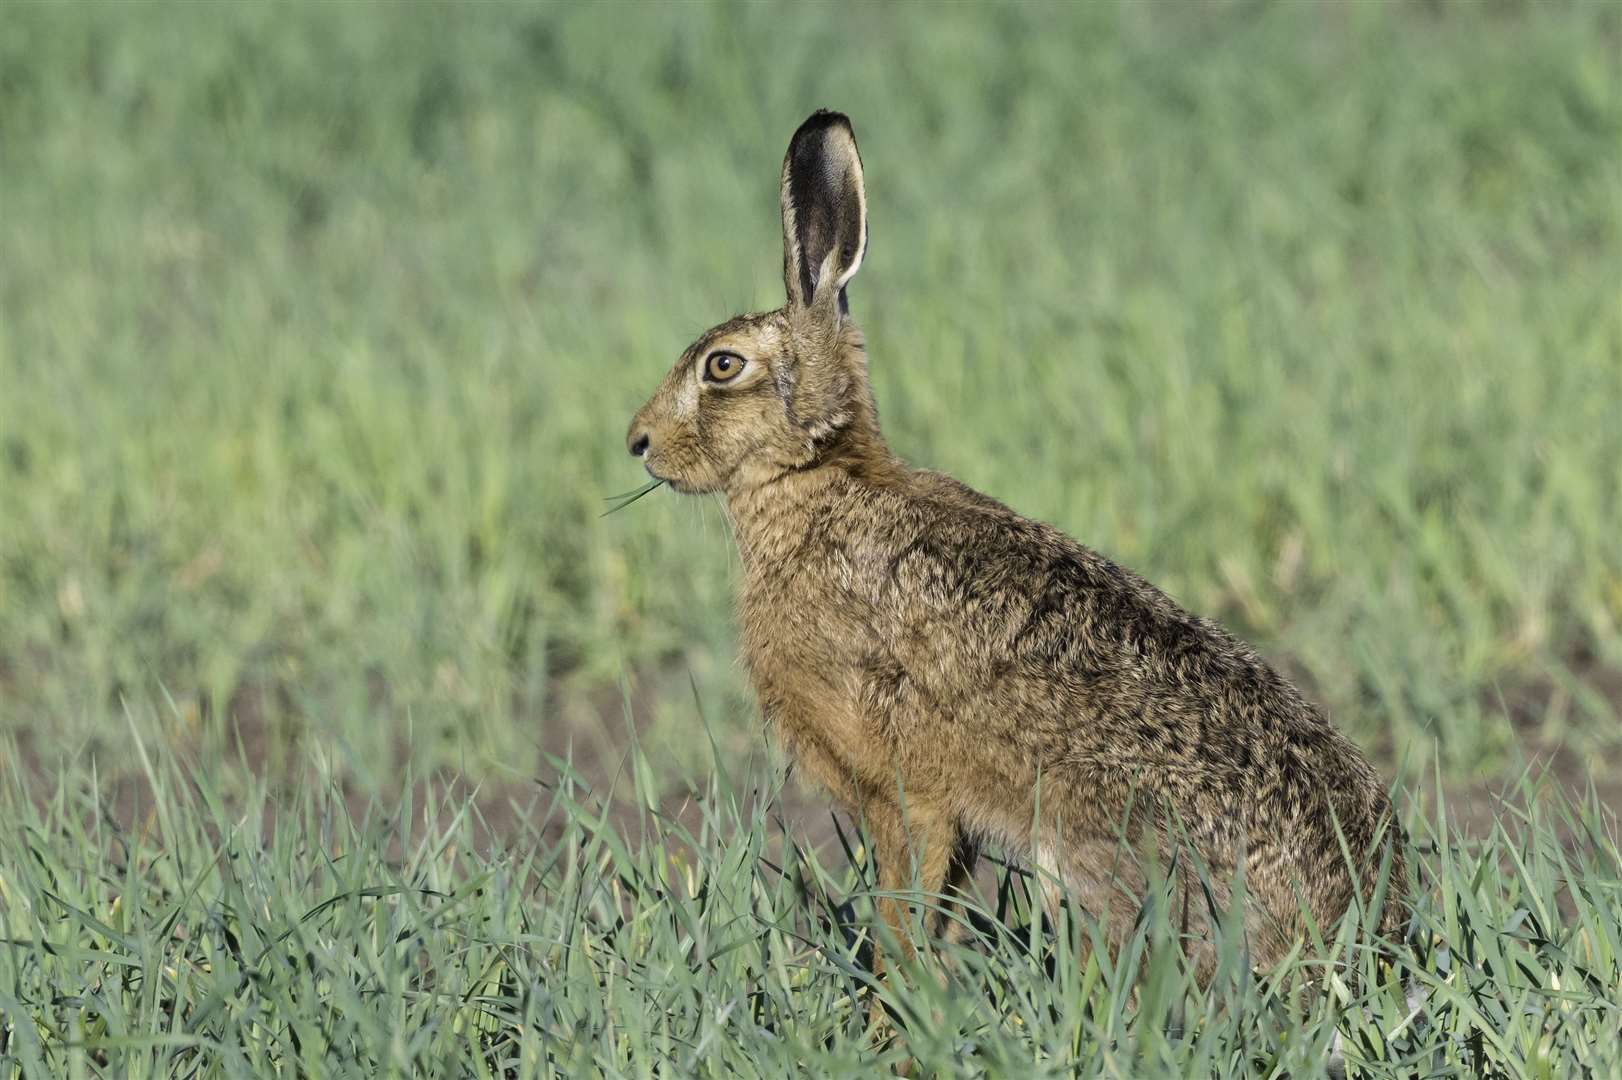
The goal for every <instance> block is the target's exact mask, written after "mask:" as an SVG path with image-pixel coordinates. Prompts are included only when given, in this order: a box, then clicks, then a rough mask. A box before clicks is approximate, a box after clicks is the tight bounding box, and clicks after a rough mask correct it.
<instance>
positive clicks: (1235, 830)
mask: <svg viewBox="0 0 1622 1080" xmlns="http://www.w3.org/2000/svg"><path fill="white" fill-rule="evenodd" d="M782 210H783V284H784V286H785V288H786V289H787V292H788V300H787V303H786V304H784V306H783V307H781V308H779V309H778V310H776V311H771V312H767V313H765V314H759V315H740V316H738V317H737V318H734V319H732V320H730V321H728V322H725V323H722V324H721V325H720V326H717V327H716V328H714V329H713V330H710V331H709V332H708V333H706V334H704V335H703V336H702V337H700V338H699V339H698V341H696V342H695V343H694V344H693V345H692V346H691V347H689V348H688V349H687V351H686V352H685V353H683V354H682V357H681V359H680V360H678V361H677V362H676V366H675V367H674V368H672V369H671V371H670V373H669V374H668V375H667V376H666V377H665V380H664V382H663V384H662V385H661V386H660V387H659V389H658V391H657V392H656V393H655V394H654V395H653V398H652V399H651V400H650V401H649V402H648V403H647V404H646V405H644V406H643V407H642V409H641V411H640V412H638V413H637V415H636V418H635V419H634V420H633V421H632V422H631V429H630V433H629V437H628V443H629V446H630V448H631V452H632V453H633V454H636V455H637V456H639V457H641V458H642V459H643V462H644V463H645V465H646V467H647V470H648V472H649V473H651V474H652V475H653V476H654V477H656V478H659V479H663V480H665V481H668V482H669V483H670V485H671V486H672V487H674V488H676V490H678V491H683V492H689V493H702V492H718V493H720V494H721V495H722V497H723V498H724V499H725V501H726V505H727V509H728V511H729V516H730V518H731V520H732V524H733V529H734V532H735V535H736V538H737V543H738V548H739V550H740V552H741V554H742V561H743V582H742V587H741V610H742V617H743V646H744V655H745V659H746V660H747V662H748V667H749V672H750V675H751V676H752V678H753V681H754V686H755V690H756V693H757V695H758V696H759V700H760V705H761V708H762V710H763V711H764V713H765V715H766V717H767V719H768V720H769V721H770V722H771V723H772V724H773V725H775V727H776V730H777V731H778V733H779V735H780V737H781V739H782V742H783V744H784V746H785V747H786V748H787V749H788V751H789V752H790V753H791V754H792V755H793V756H794V758H795V759H796V760H797V761H798V762H799V764H800V766H801V767H802V768H804V769H805V770H807V771H809V772H810V773H811V774H812V775H814V776H815V777H816V778H817V779H818V780H819V781H821V782H822V783H823V784H825V785H826V786H827V787H828V788H829V789H830V790H831V791H832V793H833V794H834V795H835V796H836V797H837V798H838V799H839V800H840V801H841V802H843V803H844V804H845V806H846V807H847V808H849V809H850V810H852V811H853V812H855V813H858V814H860V815H861V817H862V818H863V819H864V820H865V821H866V823H867V826H868V829H869V831H870V834H871V836H872V839H873V843H874V846H875V849H876V851H875V853H876V855H877V858H878V864H879V872H880V885H881V887H882V888H883V889H884V890H885V891H886V892H887V893H896V892H900V891H902V890H905V889H907V888H909V887H911V886H912V885H914V884H916V885H917V886H918V888H919V889H920V890H921V891H922V892H923V893H924V894H926V895H927V894H945V895H948V896H950V895H952V894H953V892H954V890H957V889H959V888H960V887H962V886H963V885H964V884H965V882H966V881H967V879H968V877H969V875H970V874H971V873H972V870H973V866H974V861H975V855H976V851H977V850H978V846H979V845H980V844H981V843H982V842H986V841H989V842H991V843H995V844H997V845H1000V846H1003V847H1005V848H1008V849H1010V850H1012V851H1014V852H1018V853H1023V854H1024V855H1025V856H1027V857H1029V858H1030V859H1031V860H1032V861H1034V862H1036V863H1038V864H1039V865H1041V866H1043V867H1044V868H1046V869H1047V870H1049V871H1051V872H1052V873H1053V874H1055V875H1057V877H1058V878H1059V879H1062V880H1063V881H1064V883H1065V884H1066V885H1067V886H1068V888H1069V890H1070V891H1071V893H1072V894H1073V895H1074V896H1075V897H1076V898H1077V900H1078V901H1079V902H1080V903H1081V904H1082V905H1084V906H1085V907H1087V908H1088V910H1090V911H1092V912H1094V913H1100V914H1101V913H1103V912H1104V911H1105V909H1106V908H1111V907H1113V909H1114V911H1113V913H1111V914H1110V915H1109V917H1107V918H1106V919H1105V923H1106V927H1107V929H1108V930H1109V932H1110V934H1111V937H1112V938H1118V936H1119V935H1120V934H1122V933H1124V932H1126V931H1129V930H1130V929H1131V924H1132V915H1133V913H1134V912H1135V911H1136V910H1137V904H1138V894H1139V892H1140V890H1141V889H1143V888H1144V886H1145V884H1146V882H1145V880H1144V874H1143V870H1142V867H1144V866H1145V865H1147V864H1148V863H1149V862H1150V860H1151V858H1152V859H1154V860H1158V864H1159V865H1160V866H1166V865H1168V864H1169V863H1170V860H1171V857H1172V855H1173V853H1174V852H1176V851H1177V850H1179V849H1183V850H1185V851H1186V853H1187V855H1188V856H1190V857H1192V858H1193V859H1194V860H1196V861H1197V865H1198V866H1199V867H1200V868H1201V869H1200V874H1201V876H1202V877H1204V878H1205V879H1206V881H1207V882H1208V883H1209V884H1210V885H1211V886H1212V887H1213V889H1214V900H1215V904H1216V906H1217V908H1218V909H1219V910H1220V909H1223V908H1226V907H1227V904H1228V900H1229V896H1228V892H1227V886H1228V884H1229V883H1232V882H1234V881H1236V880H1239V878H1240V876H1241V872H1242V877H1243V881H1244V883H1245V889H1246V894H1247V896H1248V902H1247V903H1246V905H1245V912H1244V924H1245V929H1246V935H1247V939H1248V942H1249V946H1250V949H1251V955H1252V957H1253V958H1254V960H1255V962H1256V963H1257V965H1258V966H1263V967H1265V966H1268V965H1270V964H1272V963H1273V962H1274V961H1276V960H1278V959H1279V958H1281V957H1282V956H1284V955H1285V954H1286V953H1287V952H1288V951H1289V950H1290V949H1291V948H1292V946H1294V945H1295V944H1296V943H1297V942H1298V941H1300V940H1301V939H1302V937H1303V936H1304V934H1305V932H1306V927H1305V925H1304V920H1305V918H1306V917H1307V916H1309V915H1310V917H1311V918H1312V919H1313V920H1314V921H1315V922H1316V923H1317V925H1318V926H1320V927H1326V926H1328V925H1329V924H1332V923H1333V922H1334V921H1335V920H1337V919H1338V918H1339V917H1340V916H1341V915H1342V914H1343V913H1344V912H1345V911H1346V910H1347V909H1348V907H1349V906H1350V905H1351V904H1352V902H1353V900H1354V897H1360V898H1361V900H1362V902H1364V903H1365V904H1366V903H1368V902H1370V901H1371V900H1372V899H1373V897H1374V896H1375V894H1376V893H1377V892H1378V889H1377V884H1378V882H1379V880H1380V876H1381V874H1382V872H1383V873H1386V874H1387V875H1388V879H1387V881H1388V885H1387V889H1386V891H1385V893H1384V896H1385V900H1384V905H1385V906H1384V909H1383V911H1382V912H1381V915H1380V919H1379V921H1380V928H1381V930H1382V931H1383V932H1390V931H1393V930H1395V929H1396V928H1397V926H1398V924H1399V923H1400V922H1401V920H1402V917H1403V914H1404V901H1403V882H1404V881H1405V874H1404V869H1403V865H1402V864H1403V848H1402V845H1401V843H1400V842H1399V841H1398V838H1397V836H1398V834H1397V829H1396V827H1395V826H1394V824H1393V823H1392V821H1391V816H1392V812H1391V804H1390V802H1389V800H1388V799H1387V796H1386V789H1385V786H1384V785H1383V783H1382V782H1381V780H1380V777H1379V776H1378V775H1377V774H1376V772H1375V771H1374V769H1373V768H1371V767H1370V765H1369V763H1368V761H1367V760H1366V759H1365V758H1364V757H1363V755H1362V754H1361V753H1360V752H1359V751H1358V749H1357V748H1356V747H1355V746H1354V745H1353V744H1352V743H1351V742H1350V741H1349V740H1347V739H1346V738H1345V737H1344V736H1343V735H1341V734H1340V732H1338V731H1337V730H1335V728H1334V727H1332V726H1331V725H1330V724H1329V722H1328V721H1327V719H1326V718H1325V717H1324V714H1323V713H1322V712H1321V711H1320V710H1319V709H1318V708H1317V707H1315V706H1314V705H1312V704H1311V703H1309V702H1308V701H1307V700H1306V699H1305V698H1303V697H1302V696H1301V694H1300V692H1299V691H1297V690H1296V688H1295V687H1293V686H1292V685H1290V683H1288V682H1287V681H1285V680H1284V679H1283V678H1282V677H1280V676H1279V674H1278V673H1277V672H1275V671H1274V670H1273V669H1272V668H1271V667H1270V666H1268V664H1267V662H1266V661H1264V660H1263V659H1262V658H1261V657H1260V656H1258V655H1257V654H1256V652H1255V651H1254V650H1252V649H1251V648H1250V647H1249V646H1247V645H1245V644H1244V643H1242V642H1240V641H1238V640H1236V639H1235V638H1234V637H1233V636H1231V635H1230V634H1229V633H1228V632H1227V631H1225V630H1224V629H1223V628H1222V627H1220V626H1218V625H1217V624H1215V623H1213V622H1211V621H1209V620H1206V619H1203V618H1201V617H1199V616H1196V615H1191V614H1190V613H1188V612H1187V611H1184V610H1183V609H1182V608H1180V607H1178V606H1177V604H1175V603H1173V602H1172V601H1171V600H1170V599H1169V598H1167V597H1166V595H1165V594H1164V593H1162V592H1160V591H1159V590H1158V589H1156V588H1155V587H1154V586H1153V585H1150V584H1149V583H1148V582H1146V581H1144V580H1143V579H1142V578H1140V577H1138V576H1137V575H1135V574H1133V573H1132V572H1131V571H1129V570H1125V569H1123V568H1121V567H1119V566H1117V565H1115V564H1114V563H1112V562H1110V561H1109V560H1108V559H1106V558H1104V557H1103V556H1102V555H1099V554H1098V553H1096V552H1094V551H1091V550H1089V549H1088V548H1086V547H1083V546H1082V545H1081V544H1078V543H1076V542H1075V541H1074V540H1071V539H1070V538H1069V537H1068V536H1065V535H1064V534H1063V533H1061V532H1059V531H1058V530H1057V529H1053V528H1050V527H1049V526H1047V525H1044V524H1041V523H1040V522H1035V521H1030V520H1027V519H1026V518H1023V517H1020V516H1019V515H1018V514H1016V513H1014V512H1013V511H1012V510H1010V509H1008V508H1007V507H1005V506H1003V505H1002V504H1000V503H998V502H996V501H995V500H993V499H990V498H987V497H986V496H984V495H981V494H979V493H977V492H975V491H972V490H970V489H969V488H967V487H965V486H964V485H962V484H960V483H958V482H957V481H956V480H953V479H951V478H950V477H947V476H942V475H941V474H939V473H934V472H927V471H924V470H920V469H914V468H912V467H910V466H908V465H907V464H906V463H905V462H903V461H901V460H900V459H899V458H897V457H896V456H895V455H894V454H892V453H891V452H890V449H889V447H888V446H886V445H885V442H884V437H883V436H882V435H881V434H880V432H879V418H878V412H877V409H876V407H875V405H874V402H873V394H872V391H871V388H870V386H869V383H868V377H867V352H866V349H865V347H864V343H863V339H862V334H861V332H860V331H859V330H858V329H857V328H856V324H855V323H854V322H853V321H852V319H851V316H850V313H849V306H848V304H847V302H846V296H845V291H846V287H847V286H848V284H849V282H850V281H851V279H852V277H853V276H854V275H855V273H856V271H857V269H858V268H859V267H860V266H861V264H862V257H863V255H864V254H865V252H866V250H867V200H866V196H865V193H864V189H863V184H862V161H861V158H860V156H859V155H858V154H857V150H856V138H855V135H854V133H853V132H852V130H851V126H850V122H849V120H847V119H846V118H845V117H844V116H842V115H839V114H837V113H830V112H818V113H816V114H815V115H813V116H812V117H811V118H810V119H808V120H807V121H806V122H805V123H804V124H803V125H802V126H801V127H800V129H799V130H798V131H797V132H795V133H794V138H793V140H792V141H791V142H790V144H789V150H788V155H787V156H786V158H785V159H784V161H783V174H782ZM1343 839H1344V843H1345V848H1344V849H1343V847H1342V840H1343ZM1348 853H1349V854H1350V859H1348V857H1347V856H1348ZM1183 865H1184V866H1185V867H1186V866H1188V865H1189V864H1188V862H1187V861H1186V860H1185V861H1184V863H1183ZM1382 867H1383V869H1382ZM915 873H916V874H917V878H916V880H915V879H914V876H913V875H914V874H915ZM1185 879H1187V880H1191V881H1196V882H1197V880H1198V879H1194V878H1193V875H1192V874H1191V873H1190V874H1186V875H1185ZM1184 887H1185V888H1188V889H1191V890H1193V891H1194V896H1193V902H1191V903H1184V904H1182V905H1180V906H1181V910H1182V911H1183V912H1186V916H1185V918H1187V919H1188V920H1189V925H1188V926H1187V930H1188V933H1189V935H1190V941H1191V943H1192V944H1191V948H1192V950H1193V951H1194V952H1195V959H1196V965H1197V968H1198V970H1200V972H1201V973H1202V975H1203V974H1209V970H1210V965H1211V963H1212V956H1211V951H1210V949H1209V948H1208V947H1202V943H1204V942H1205V941H1206V939H1207V934H1206V932H1205V931H1206V927H1207V925H1208V920H1209V919H1210V918H1211V914H1212V911H1211V908H1212V905H1211V900H1212V898H1213V897H1212V896H1209V895H1208V894H1207V893H1206V892H1205V890H1204V889H1203V888H1202V887H1200V886H1199V885H1198V884H1191V885H1188V886H1184ZM1184 899H1188V897H1184ZM881 907H882V908H883V913H884V917H885V918H886V919H887V920H888V921H889V922H890V924H891V926H892V927H894V928H895V930H896V937H897V939H898V940H899V941H901V942H902V943H903V947H907V948H910V946H909V945H908V944H907V942H908V937H907V935H906V934H905V933H903V932H901V931H902V925H903V921H904V920H903V917H904V915H905V910H904V909H903V908H902V907H900V906H899V901H896V900H886V901H885V902H884V903H883V904H882V905H881Z"/></svg>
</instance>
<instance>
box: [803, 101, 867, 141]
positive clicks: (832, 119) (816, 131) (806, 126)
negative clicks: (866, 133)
mask: <svg viewBox="0 0 1622 1080" xmlns="http://www.w3.org/2000/svg"><path fill="white" fill-rule="evenodd" d="M834 127H842V128H844V129H845V130H846V131H847V132H849V133H850V135H851V136H852V137H853V138H854V137H855V135H856V129H855V128H853V127H851V125H850V117H848V116H846V115H845V114H844V113H842V112H834V111H833V110H832V109H818V110H817V111H816V112H814V113H812V114H811V115H810V116H808V117H806V118H805V123H803V124H801V125H800V127H799V130H797V131H796V132H795V133H794V139H793V141H794V142H799V141H800V140H801V139H803V138H805V137H806V136H807V135H820V134H821V133H822V132H824V131H827V130H828V129H829V128H834Z"/></svg>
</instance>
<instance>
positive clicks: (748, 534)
mask: <svg viewBox="0 0 1622 1080" xmlns="http://www.w3.org/2000/svg"><path fill="white" fill-rule="evenodd" d="M850 483H851V479H850V477H849V475H848V474H846V473H845V472H844V471H843V470H840V469H834V468H830V467H827V466H818V467H816V468H812V469H804V470H796V471H792V472H785V473H781V474H779V475H777V476H775V477H773V478H772V479H770V480H768V481H766V482H764V483H761V484H755V485H751V486H749V487H745V488H741V489H739V490H734V491H729V492H728V493H727V496H726V503H727V516H728V517H730V518H731V519H732V532H733V536H734V538H735V539H736V540H737V542H738V554H739V555H740V556H742V558H743V567H744V572H745V573H746V574H747V575H748V576H749V577H750V578H751V579H757V578H759V577H761V576H762V575H766V576H770V575H771V574H773V573H775V572H777V571H778V570H780V569H783V568H785V567H787V566H788V565H789V564H790V563H792V562H793V555H794V552H795V551H796V550H798V549H800V548H801V546H802V545H803V544H805V542H806V541H807V539H808V538H810V537H811V536H812V534H813V532H814V531H815V530H816V528H817V527H818V525H817V522H818V519H819V518H821V519H824V520H825V519H826V517H827V510H828V508H829V507H831V506H834V505H836V504H837V503H838V502H839V501H840V499H841V497H842V496H845V495H846V490H847V488H848V487H849V486H850Z"/></svg>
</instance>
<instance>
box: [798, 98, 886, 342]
mask: <svg viewBox="0 0 1622 1080" xmlns="http://www.w3.org/2000/svg"><path fill="white" fill-rule="evenodd" d="M866 251H867V191H866V189H865V188H863V186H862V158H861V155H859V154H858V153H857V152H856V133H855V132H853V131H852V130H851V127H850V120H849V119H847V118H846V117H845V115H844V114H843V113H836V112H828V111H827V110H822V109H819V110H818V111H817V112H814V113H812V114H811V118H810V119H808V120H807V121H806V122H805V123H803V124H801V125H800V130H798V131H796V132H795V133H794V138H793V139H791V140H790V141H789V144H788V155H787V156H786V157H784V158H783V285H784V287H786V288H787V289H788V301H789V304H790V306H794V307H804V308H810V307H821V308H826V309H828V310H829V311H830V312H833V311H838V312H840V313H843V312H844V311H845V310H846V304H845V283H846V282H848V281H850V279H851V278H852V277H853V276H854V275H855V273H856V270H857V268H858V267H860V266H861V265H862V255H863V254H864V253H866Z"/></svg>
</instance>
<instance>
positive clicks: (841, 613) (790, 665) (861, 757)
mask: <svg viewBox="0 0 1622 1080" xmlns="http://www.w3.org/2000/svg"><path fill="white" fill-rule="evenodd" d="M742 615H743V627H742V629H743V634H742V639H743V640H742V645H743V659H744V663H745V665H746V667H747V668H748V670H749V675H750V680H751V682H752V683H753V684H754V688H755V695H756V697H757V699H758V701H759V703H760V708H761V711H762V713H763V715H764V717H765V719H766V721H767V723H768V724H769V725H771V727H772V728H773V729H774V730H775V732H776V734H777V737H778V738H779V739H780V740H781V742H782V744H783V747H784V749H785V750H786V751H787V752H788V753H789V754H790V755H791V756H792V757H793V758H794V759H796V760H797V761H799V762H800V763H801V764H802V765H803V766H804V767H805V768H807V769H808V770H810V771H811V772H812V773H813V774H814V775H815V776H816V777H817V778H818V779H819V780H820V781H821V782H822V783H823V784H824V785H826V786H827V787H829V788H830V789H832V790H834V791H835V793H836V794H839V795H840V796H841V797H851V796H853V795H854V792H855V791H856V790H857V789H859V788H862V787H864V786H866V785H868V784H870V783H871V782H872V779H873V778H872V777H871V776H869V774H870V773H872V772H873V771H874V769H875V768H878V769H880V770H882V769H883V768H885V766H884V765H883V762H884V761H885V760H887V758H888V754H887V753H885V752H884V748H883V747H882V745H881V744H882V741H883V733H882V731H881V730H880V728H879V726H878V725H876V724H875V718H874V717H873V715H872V713H871V711H870V710H868V709H866V708H864V707H863V685H864V683H863V671H864V666H863V657H864V655H866V654H867V653H869V652H871V649H872V642H871V638H872V635H871V632H870V631H869V630H868V629H867V628H866V625H865V624H866V622H867V620H866V619H865V618H864V617H863V616H862V614H861V613H860V611H858V610H856V609H855V608H854V607H853V606H851V605H849V604H845V603H839V602H834V603H830V602H828V599H827V594H822V595H820V596H814V595H810V594H808V593H798V591H797V590H795V589H792V588H789V589H785V590H782V591H776V592H773V591H767V590H761V591H757V592H755V593H753V594H750V593H747V592H746V594H745V595H744V597H743V612H742Z"/></svg>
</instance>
